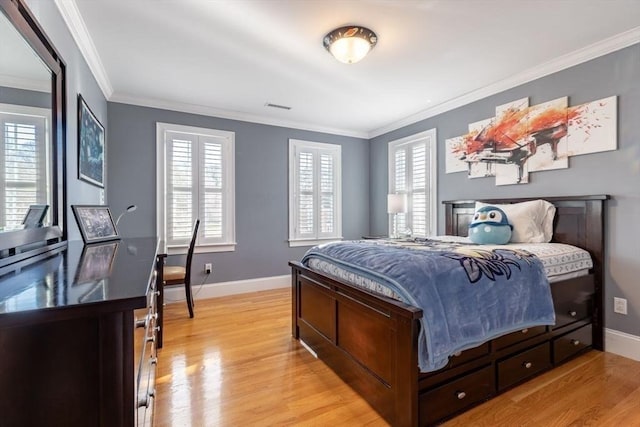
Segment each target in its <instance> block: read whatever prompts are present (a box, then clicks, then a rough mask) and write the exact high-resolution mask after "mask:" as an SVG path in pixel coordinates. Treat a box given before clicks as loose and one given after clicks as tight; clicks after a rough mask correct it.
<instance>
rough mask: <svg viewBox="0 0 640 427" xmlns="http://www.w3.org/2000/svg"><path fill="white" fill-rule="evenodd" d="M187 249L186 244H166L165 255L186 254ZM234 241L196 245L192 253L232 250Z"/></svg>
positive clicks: (234, 247)
mask: <svg viewBox="0 0 640 427" xmlns="http://www.w3.org/2000/svg"><path fill="white" fill-rule="evenodd" d="M188 250H189V247H188V246H168V247H167V255H186V253H187V251H188ZM235 250H236V243H223V244H219V245H198V246H196V247H195V248H194V250H193V253H196V254H206V253H212V252H234V251H235Z"/></svg>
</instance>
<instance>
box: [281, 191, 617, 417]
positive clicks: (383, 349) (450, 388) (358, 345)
mask: <svg viewBox="0 0 640 427" xmlns="http://www.w3.org/2000/svg"><path fill="white" fill-rule="evenodd" d="M607 199H608V196H585V197H576V196H571V197H550V198H545V200H548V201H549V202H551V203H553V204H554V205H555V206H556V209H557V211H556V216H555V221H554V235H553V242H559V243H568V244H571V245H574V246H578V247H581V248H584V249H586V250H587V251H589V253H590V254H591V256H592V258H593V262H594V267H593V269H592V270H591V271H590V273H589V275H587V276H582V277H579V278H575V279H569V280H564V281H562V282H556V283H553V284H552V286H551V289H552V296H553V300H554V306H555V310H556V325H555V326H553V327H546V326H540V327H535V328H529V329H525V330H522V331H518V332H514V333H511V334H508V335H504V336H502V337H499V338H497V339H494V340H492V341H490V342H487V343H485V344H483V345H481V346H479V347H476V348H473V349H470V350H467V351H464V352H462V353H460V354H456V355H454V356H452V357H451V359H450V361H449V364H448V365H447V366H446V367H445V368H443V369H441V370H439V371H436V372H430V373H420V372H419V370H418V367H417V366H418V346H417V336H418V332H419V327H420V326H419V325H420V324H419V319H420V318H421V316H422V310H421V309H420V308H417V307H412V306H409V305H406V304H403V303H401V302H398V301H395V300H393V299H390V298H385V297H382V296H379V295H376V294H374V293H371V292H368V291H366V290H364V289H361V288H358V287H355V286H351V285H348V284H346V283H343V282H341V281H338V280H335V279H332V278H329V277H327V276H325V275H322V274H320V273H317V272H314V271H312V270H310V269H308V268H306V267H305V266H303V265H302V264H300V263H299V262H290V263H289V265H290V266H291V268H292V288H293V289H292V290H293V295H292V334H293V336H294V338H296V339H299V340H301V341H303V342H304V344H305V345H306V346H308V347H309V348H310V349H311V350H312V351H313V352H315V353H316V355H317V357H318V358H320V359H321V360H323V361H324V362H325V363H326V364H327V365H328V366H330V367H331V368H332V369H333V370H334V371H335V372H336V373H337V374H338V375H339V376H340V377H341V378H342V379H343V380H344V381H345V382H347V383H348V384H349V385H350V386H351V387H352V388H353V389H354V390H356V391H357V392H358V393H359V394H360V395H362V397H363V398H365V399H366V400H367V401H368V402H369V403H370V404H371V406H372V407H373V408H374V409H375V410H376V411H377V412H378V413H379V414H380V415H382V417H384V418H385V419H386V420H387V421H388V422H389V423H390V424H391V425H394V426H418V425H420V426H425V425H433V424H437V423H439V422H442V421H444V420H446V419H448V418H451V417H453V416H455V415H456V414H459V413H460V412H463V411H465V410H467V409H469V408H471V407H472V406H475V405H477V404H479V403H481V402H483V401H486V400H488V399H490V398H492V397H493V396H495V395H497V394H500V393H502V392H504V391H505V390H508V389H510V388H513V387H514V386H515V385H517V384H520V383H522V382H524V381H526V380H528V379H530V378H533V377H534V376H537V375H539V374H541V373H542V372H545V371H547V370H549V369H552V368H553V367H555V366H557V365H559V364H561V363H563V362H565V361H567V360H569V359H570V358H572V357H575V356H577V355H578V354H581V353H583V352H584V351H587V350H588V349H591V348H593V349H598V350H603V303H602V301H603V289H602V272H603V264H604V204H605V201H606V200H607ZM526 200H532V198H528V199H492V200H482V201H483V202H487V203H515V202H521V201H526ZM444 204H445V206H446V234H449V235H458V236H463V235H467V229H468V225H469V222H470V221H471V218H472V216H473V213H474V204H475V202H474V201H450V202H444Z"/></svg>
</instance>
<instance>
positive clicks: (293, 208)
mask: <svg viewBox="0 0 640 427" xmlns="http://www.w3.org/2000/svg"><path fill="white" fill-rule="evenodd" d="M300 150H311V151H313V152H315V153H317V154H329V155H331V156H333V158H334V159H335V162H336V164H334V169H333V183H334V189H333V195H334V207H335V208H334V220H335V223H334V224H335V229H334V232H333V233H331V234H322V233H321V232H319V231H318V228H317V227H318V225H319V219H318V217H319V214H320V209H319V200H320V199H319V197H317V195H318V193H319V189H318V185H319V184H318V182H319V179H314V183H315V185H314V191H313V192H314V196H316V197H314V202H315V203H314V214H315V218H316V220H315V221H314V223H315V225H316V230H315V233H314V235H313V236H301V235H300V234H299V233H298V232H297V227H296V226H297V224H298V209H297V207H298V191H297V189H298V181H299V177H298V170H297V168H296V153H297V152H298V151H300ZM318 157H319V156H318ZM314 174H315V176H316V177H317V175H318V174H319V170H317V168H314ZM339 239H342V147H341V146H340V145H337V144H327V143H323V142H311V141H303V140H299V139H289V246H290V247H296V246H313V245H317V244H320V243H323V242H327V241H331V240H339Z"/></svg>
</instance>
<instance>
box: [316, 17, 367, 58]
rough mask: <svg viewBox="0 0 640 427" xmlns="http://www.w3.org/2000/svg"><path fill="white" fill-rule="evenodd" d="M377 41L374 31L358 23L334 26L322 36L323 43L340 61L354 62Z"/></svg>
mask: <svg viewBox="0 0 640 427" xmlns="http://www.w3.org/2000/svg"><path fill="white" fill-rule="evenodd" d="M377 42H378V36H376V33H374V32H373V31H371V30H370V29H368V28H365V27H361V26H358V25H351V26H347V27H341V28H336V29H335V30H333V31H331V32H330V33H329V34H327V35H326V36H324V40H323V45H324V47H325V48H326V49H327V50H328V51H329V52H331V54H332V55H333V56H334V57H335V58H336V59H337V60H338V61H340V62H344V63H345V64H355V63H356V62H358V61H360V60H361V59H362V58H364V57H365V56H367V54H368V53H369V51H370V50H371V49H373V47H374V46H375V45H376V43H377Z"/></svg>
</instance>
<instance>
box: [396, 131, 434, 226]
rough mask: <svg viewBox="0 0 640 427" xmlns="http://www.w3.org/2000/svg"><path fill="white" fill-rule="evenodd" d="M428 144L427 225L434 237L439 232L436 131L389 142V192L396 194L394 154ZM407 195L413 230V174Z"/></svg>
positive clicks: (408, 183)
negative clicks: (400, 149) (400, 150)
mask: <svg viewBox="0 0 640 427" xmlns="http://www.w3.org/2000/svg"><path fill="white" fill-rule="evenodd" d="M423 142H426V144H427V150H425V153H429V158H430V161H429V162H427V163H426V165H427V166H428V167H429V171H428V176H429V188H428V191H429V201H430V203H429V206H427V210H426V215H427V216H428V217H429V218H425V221H426V224H427V226H428V227H429V229H428V230H427V236H433V235H436V234H437V231H438V194H437V191H438V163H437V159H438V150H437V146H438V139H437V134H436V129H435V128H434V129H429V130H426V131H424V132H420V133H417V134H414V135H410V136H407V137H405V138H401V139H398V140H395V141H391V142H389V152H388V177H389V179H388V181H389V190H388V193H389V194H392V193H395V188H396V185H395V178H396V177H395V162H394V159H395V156H394V153H395V151H396V150H397V149H398V148H405V147H407V148H409V147H412V146H414V145H416V144H420V143H423ZM405 185H406V193H407V199H408V209H407V217H408V218H409V219H410V220H409V221H408V227H409V228H410V229H411V224H412V223H413V221H412V214H413V212H412V206H411V193H412V188H411V173H410V172H409V173H408V174H407V182H406V184H405ZM387 229H388V230H389V235H392V234H393V215H388V227H387ZM416 237H426V236H416Z"/></svg>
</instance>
